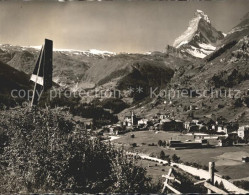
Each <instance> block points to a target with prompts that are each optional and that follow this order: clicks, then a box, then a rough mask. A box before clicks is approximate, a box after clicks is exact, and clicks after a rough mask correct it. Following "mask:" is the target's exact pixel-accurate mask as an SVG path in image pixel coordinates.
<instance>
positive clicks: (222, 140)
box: [218, 131, 238, 146]
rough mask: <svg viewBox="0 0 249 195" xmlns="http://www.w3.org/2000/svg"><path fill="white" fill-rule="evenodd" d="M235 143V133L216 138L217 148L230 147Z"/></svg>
mask: <svg viewBox="0 0 249 195" xmlns="http://www.w3.org/2000/svg"><path fill="white" fill-rule="evenodd" d="M237 143H238V135H237V132H236V131H234V132H231V133H229V134H226V135H225V136H219V137H218V146H232V145H233V144H237Z"/></svg>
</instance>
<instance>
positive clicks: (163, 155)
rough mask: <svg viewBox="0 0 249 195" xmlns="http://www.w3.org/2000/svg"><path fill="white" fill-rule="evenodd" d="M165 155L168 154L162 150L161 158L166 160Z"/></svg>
mask: <svg viewBox="0 0 249 195" xmlns="http://www.w3.org/2000/svg"><path fill="white" fill-rule="evenodd" d="M165 157H166V155H165V153H164V151H161V152H160V159H162V160H165Z"/></svg>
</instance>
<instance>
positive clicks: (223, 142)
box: [218, 136, 233, 147]
mask: <svg viewBox="0 0 249 195" xmlns="http://www.w3.org/2000/svg"><path fill="white" fill-rule="evenodd" d="M232 145H233V142H232V140H230V139H228V138H227V137H224V136H222V137H218V146H222V147H224V146H232Z"/></svg>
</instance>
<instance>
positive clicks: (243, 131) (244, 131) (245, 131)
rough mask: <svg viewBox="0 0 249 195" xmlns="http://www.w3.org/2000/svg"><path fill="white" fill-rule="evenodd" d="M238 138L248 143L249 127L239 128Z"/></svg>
mask: <svg viewBox="0 0 249 195" xmlns="http://www.w3.org/2000/svg"><path fill="white" fill-rule="evenodd" d="M238 137H240V138H241V139H242V140H244V141H245V142H248V141H249V125H246V126H241V127H239V129H238Z"/></svg>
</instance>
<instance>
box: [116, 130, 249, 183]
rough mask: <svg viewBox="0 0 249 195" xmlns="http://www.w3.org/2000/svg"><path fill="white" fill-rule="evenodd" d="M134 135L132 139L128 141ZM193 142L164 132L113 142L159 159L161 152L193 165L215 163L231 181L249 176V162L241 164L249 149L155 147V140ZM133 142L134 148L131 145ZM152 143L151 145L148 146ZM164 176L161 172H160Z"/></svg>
mask: <svg viewBox="0 0 249 195" xmlns="http://www.w3.org/2000/svg"><path fill="white" fill-rule="evenodd" d="M131 134H134V136H135V137H134V138H131ZM171 138H172V140H182V141H185V140H193V136H192V135H180V133H178V132H164V131H158V132H155V131H138V132H132V133H127V134H125V135H120V138H119V139H116V140H113V142H114V143H116V144H119V145H123V146H124V148H126V149H127V150H131V151H136V152H140V153H145V154H149V155H150V154H153V155H154V156H158V157H159V154H160V152H161V151H162V150H163V151H164V153H165V154H166V155H170V156H172V155H173V154H176V155H177V156H179V157H180V159H181V160H182V161H183V162H195V163H198V164H201V165H208V162H209V161H215V162H216V169H217V170H218V174H220V175H223V176H229V177H230V178H231V179H240V178H246V177H248V176H249V173H248V169H249V163H242V161H241V158H242V156H249V146H231V147H216V148H203V149H184V150H170V149H167V148H164V147H159V146H157V142H158V140H162V141H164V140H165V141H166V140H169V139H171ZM132 143H136V144H137V147H132V146H130V144H132ZM152 143H154V146H149V144H150V145H151V144H152ZM162 174H163V173H162Z"/></svg>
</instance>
